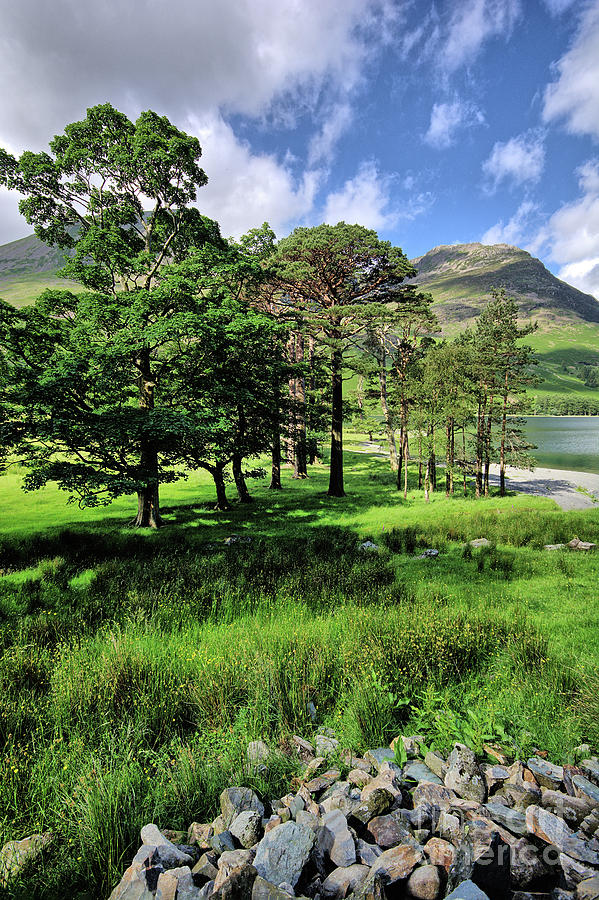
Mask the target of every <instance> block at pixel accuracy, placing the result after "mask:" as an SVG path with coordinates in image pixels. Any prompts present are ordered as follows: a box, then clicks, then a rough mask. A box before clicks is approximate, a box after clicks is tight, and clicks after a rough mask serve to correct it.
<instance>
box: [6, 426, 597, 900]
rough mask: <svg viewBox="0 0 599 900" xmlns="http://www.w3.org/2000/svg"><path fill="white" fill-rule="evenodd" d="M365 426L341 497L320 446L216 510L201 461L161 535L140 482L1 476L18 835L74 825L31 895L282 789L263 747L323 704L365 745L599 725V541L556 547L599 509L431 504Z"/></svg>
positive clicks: (545, 739) (527, 735)
mask: <svg viewBox="0 0 599 900" xmlns="http://www.w3.org/2000/svg"><path fill="white" fill-rule="evenodd" d="M348 446H349V447H353V448H354V449H348V450H346V454H345V463H346V490H347V496H346V497H345V498H343V499H331V498H329V497H327V495H326V488H327V480H328V469H327V467H326V466H325V465H320V466H315V467H312V468H311V470H310V477H309V478H308V479H307V480H305V481H294V480H293V479H292V478H291V474H290V472H289V471H288V470H286V471H284V489H283V490H282V491H280V492H272V491H269V489H268V487H267V482H266V481H256V482H252V492H253V495H254V502H253V503H252V504H250V505H244V506H243V507H242V506H240V505H239V504H237V503H236V502H233V503H232V509H231V510H230V511H228V512H216V511H215V510H214V509H213V506H214V496H213V488H212V485H211V482H209V480H207V479H206V478H204V477H203V476H198V475H196V474H193V475H191V476H190V477H189V479H188V480H186V481H181V482H178V483H177V484H174V485H171V486H166V487H165V488H164V489H163V505H164V512H165V519H166V522H167V526H166V527H165V528H164V529H162V530H160V531H158V532H155V533H143V532H142V533H140V532H139V531H133V530H131V529H129V528H128V527H127V523H128V520H129V519H130V518H131V517H132V515H133V512H134V502H133V500H132V499H128V498H124V499H122V500H120V501H118V502H117V503H113V504H112V505H111V506H110V507H108V508H98V509H92V510H80V509H79V508H78V507H77V506H76V505H72V504H71V505H69V504H67V502H66V497H65V495H64V494H61V493H59V492H58V491H56V490H54V489H52V488H50V487H48V488H46V489H45V490H44V491H41V492H39V493H35V494H25V493H23V492H22V491H21V489H20V477H19V473H18V471H11V472H10V474H8V475H6V476H4V477H3V478H1V479H0V502H1V503H2V507H1V508H2V510H3V518H2V523H1V528H0V568H1V569H2V572H3V575H2V577H1V578H0V643H1V646H2V654H1V656H0V741H1V743H2V746H3V748H4V749H3V755H2V757H1V758H0V844H1V843H3V842H5V841H8V840H14V839H17V838H21V837H24V836H25V835H27V834H31V833H33V832H38V831H46V830H49V831H51V832H52V833H53V835H54V841H53V843H52V845H51V846H50V847H49V849H48V850H47V852H46V853H45V855H44V857H43V859H42V861H41V864H40V866H39V867H38V868H36V870H35V871H34V872H29V873H25V874H24V876H23V878H22V881H21V883H20V884H19V885H17V886H11V892H10V896H11V897H16V898H20V900H22V898H25V897H27V898H30V900H31V898H33V900H35V898H40V900H41V898H44V900H47V898H55V897H59V896H60V897H62V896H68V897H74V898H79V900H84V898H87V900H92V898H98V900H99V898H105V897H106V896H107V895H108V893H109V892H110V890H111V888H112V887H113V886H114V884H115V883H116V882H117V881H118V879H119V878H120V875H121V874H122V871H123V869H124V868H125V866H126V864H127V859H128V858H129V857H130V855H131V852H132V850H134V849H135V847H136V846H137V844H136V842H137V839H138V832H139V828H140V827H141V825H143V824H145V823H146V822H148V821H155V822H157V823H158V824H159V825H160V826H161V827H170V828H186V827H187V826H188V825H189V824H190V822H191V821H194V820H195V821H205V820H209V819H210V818H212V817H213V815H214V814H215V811H216V804H217V797H218V793H219V792H220V790H222V787H223V786H224V785H225V784H227V783H230V782H231V781H237V780H240V779H243V780H244V781H245V782H246V783H248V784H252V785H253V786H255V787H256V788H257V789H259V790H262V791H265V792H267V793H270V792H272V791H276V790H280V791H281V792H284V791H285V786H286V784H287V783H288V781H289V779H290V778H291V777H292V776H293V774H294V771H295V766H296V763H295V762H294V761H293V758H292V757H289V756H286V755H285V754H284V753H283V752H281V753H280V754H279V755H275V757H274V758H273V761H272V763H271V765H270V766H269V768H268V770H267V771H266V772H264V773H262V774H260V775H257V774H256V773H255V772H251V771H249V770H248V768H247V763H246V761H245V755H244V754H245V748H246V746H247V743H248V741H250V740H252V739H256V738H262V739H264V740H266V741H267V742H268V743H269V744H270V745H271V746H272V747H278V748H280V749H281V750H284V749H285V747H286V746H287V745H288V740H289V737H290V735H291V734H293V733H300V734H302V735H304V736H306V737H310V735H311V734H312V733H313V732H314V729H315V727H316V726H315V724H314V722H313V721H312V718H311V716H310V713H309V709H310V708H311V707H310V705H311V704H313V706H314V708H315V709H316V717H317V722H318V724H326V725H329V726H331V727H333V728H334V729H335V730H336V732H337V733H338V735H339V736H340V738H341V740H342V745H344V746H350V747H352V748H353V749H355V750H358V751H359V750H363V749H365V748H366V747H368V746H373V745H378V744H379V743H381V742H387V741H389V739H390V738H391V737H393V736H394V735H396V734H398V733H405V734H408V733H414V732H416V731H417V732H420V733H422V734H424V735H425V736H426V738H427V741H428V742H429V745H430V746H433V747H439V748H441V747H448V746H449V745H450V744H451V743H452V742H453V741H455V740H463V741H466V742H467V743H468V744H470V746H473V747H474V748H475V749H477V750H479V751H480V750H482V745H483V743H484V742H485V741H487V740H494V741H496V742H499V743H500V744H502V745H503V746H505V747H506V748H508V750H509V751H510V752H511V753H514V754H516V753H518V754H526V753H530V752H531V751H532V750H533V749H534V748H539V749H541V750H548V751H549V753H550V755H551V757H553V758H555V759H564V760H565V759H570V758H573V750H574V748H575V747H576V746H577V745H578V744H580V743H581V742H582V741H587V742H590V743H591V744H592V745H593V746H594V747H595V748H597V746H598V745H599V728H598V721H599V715H598V713H599V706H598V699H597V697H598V695H599V691H598V688H599V674H598V673H599V598H598V596H597V590H596V585H597V575H598V569H599V556H595V555H592V554H588V555H587V554H584V553H572V552H568V551H565V552H552V553H549V552H547V551H545V550H544V549H543V545H544V544H545V543H557V542H561V541H567V540H569V539H570V538H571V537H572V536H574V535H578V536H579V537H580V538H583V539H586V540H591V541H599V510H596V509H590V510H588V511H584V512H570V513H565V512H562V511H561V510H559V509H558V508H557V506H556V505H555V504H554V503H553V502H552V501H550V500H547V499H540V498H534V497H530V496H525V495H512V496H507V497H505V498H500V497H498V496H491V497H489V498H488V499H486V500H478V501H477V500H475V499H474V497H473V496H472V494H471V493H469V495H468V496H467V497H464V496H460V495H458V494H456V496H455V497H453V498H449V499H448V498H446V497H445V494H444V492H438V493H436V494H434V495H433V496H432V499H431V502H430V503H429V504H425V502H424V500H423V498H422V495H421V493H420V492H418V491H417V490H416V485H415V475H416V473H415V472H410V491H409V494H408V499H407V500H405V501H404V499H403V497H402V496H400V495H398V493H397V491H396V490H395V487H394V484H393V477H392V475H391V472H390V471H389V468H388V464H387V463H386V462H385V460H384V459H381V458H377V457H374V456H371V455H368V454H366V453H362V452H358V447H359V440H358V438H357V437H356V438H355V443H354V444H349V445H348ZM229 493H230V494H231V496H233V493H234V491H233V490H232V488H231V487H230V488H229ZM232 535H237V536H239V537H240V538H244V539H248V540H240V541H238V542H234V543H232V544H230V545H226V544H225V543H224V539H225V538H226V537H229V536H232ZM479 537H486V538H487V539H488V540H489V541H490V545H489V546H487V547H483V548H481V549H473V548H470V546H469V545H468V542H469V541H470V540H472V539H474V538H479ZM366 539H369V540H372V541H374V542H375V543H376V544H377V545H378V550H377V551H370V552H369V551H365V550H360V549H359V543H360V542H361V541H364V540H366ZM426 548H434V549H437V550H439V556H438V557H437V558H432V559H431V558H424V559H421V558H419V556H420V554H421V553H422V552H423V550H424V549H426ZM0 896H2V895H1V894H0ZM6 896H8V895H6Z"/></svg>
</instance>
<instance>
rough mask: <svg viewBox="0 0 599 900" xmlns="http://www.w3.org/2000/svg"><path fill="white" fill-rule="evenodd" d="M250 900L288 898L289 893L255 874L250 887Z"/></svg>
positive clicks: (283, 899) (279, 899) (287, 899)
mask: <svg viewBox="0 0 599 900" xmlns="http://www.w3.org/2000/svg"><path fill="white" fill-rule="evenodd" d="M252 900H289V894H288V893H287V891H285V890H283V889H282V888H280V887H277V886H276V885H275V884H271V882H270V881H266V879H264V878H261V877H260V875H257V876H256V878H255V879H254V884H253V887H252Z"/></svg>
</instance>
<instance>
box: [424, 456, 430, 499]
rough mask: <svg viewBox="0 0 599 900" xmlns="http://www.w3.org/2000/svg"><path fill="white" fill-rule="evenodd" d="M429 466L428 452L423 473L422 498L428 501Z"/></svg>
mask: <svg viewBox="0 0 599 900" xmlns="http://www.w3.org/2000/svg"><path fill="white" fill-rule="evenodd" d="M430 466H431V458H430V454H429V456H428V457H427V460H426V471H425V473H424V499H425V501H426V502H427V503H428V502H429V501H430V495H429V485H430V474H431V473H430Z"/></svg>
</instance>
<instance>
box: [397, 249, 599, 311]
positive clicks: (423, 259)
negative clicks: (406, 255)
mask: <svg viewBox="0 0 599 900" xmlns="http://www.w3.org/2000/svg"><path fill="white" fill-rule="evenodd" d="M412 263H413V265H414V266H415V267H416V268H417V269H418V276H417V277H416V278H415V279H414V282H415V283H416V284H418V285H421V286H422V288H423V289H425V290H427V291H429V292H430V293H431V294H432V295H433V299H434V300H435V312H436V313H437V315H438V316H439V319H440V320H441V322H443V323H444V324H450V323H464V324H465V323H466V322H468V321H469V320H471V319H473V318H475V317H476V316H477V315H479V313H480V312H481V310H482V309H483V308H484V306H485V305H486V303H487V302H488V300H489V298H490V296H491V289H492V288H505V290H506V292H507V294H508V295H509V296H512V297H514V298H515V299H516V300H517V302H518V305H519V307H520V309H521V311H522V315H523V316H524V317H531V318H534V319H538V320H539V324H540V325H541V327H543V325H545V326H551V325H552V324H557V322H559V321H560V320H561V321H564V320H568V321H569V322H573V321H576V320H578V321H579V322H580V321H583V322H599V301H597V300H596V299H595V297H593V296H591V294H584V293H583V292H582V291H579V290H577V289H576V288H574V287H572V285H570V284H566V282H565V281H560V279H559V278H556V277H555V275H552V274H551V272H550V271H549V270H548V269H547V268H545V266H544V265H543V263H542V262H541V260H540V259H536V258H535V257H534V256H531V255H530V253H527V252H526V250H521V249H520V248H519V247H512V246H510V245H509V244H493V245H486V244H447V245H441V246H439V247H434V248H433V249H432V250H429V252H428V253H425V254H424V256H419V257H418V258H417V259H413V260H412Z"/></svg>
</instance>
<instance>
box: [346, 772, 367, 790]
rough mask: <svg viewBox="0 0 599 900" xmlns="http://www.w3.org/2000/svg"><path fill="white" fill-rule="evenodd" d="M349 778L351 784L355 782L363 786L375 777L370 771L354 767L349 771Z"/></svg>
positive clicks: (360, 786)
mask: <svg viewBox="0 0 599 900" xmlns="http://www.w3.org/2000/svg"><path fill="white" fill-rule="evenodd" d="M347 780H348V781H349V782H350V784H355V785H356V786H357V787H359V788H363V787H366V785H367V784H368V783H369V782H371V781H372V780H373V779H372V775H369V774H368V772H365V771H364V770H363V769H352V770H351V772H348V775H347Z"/></svg>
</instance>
